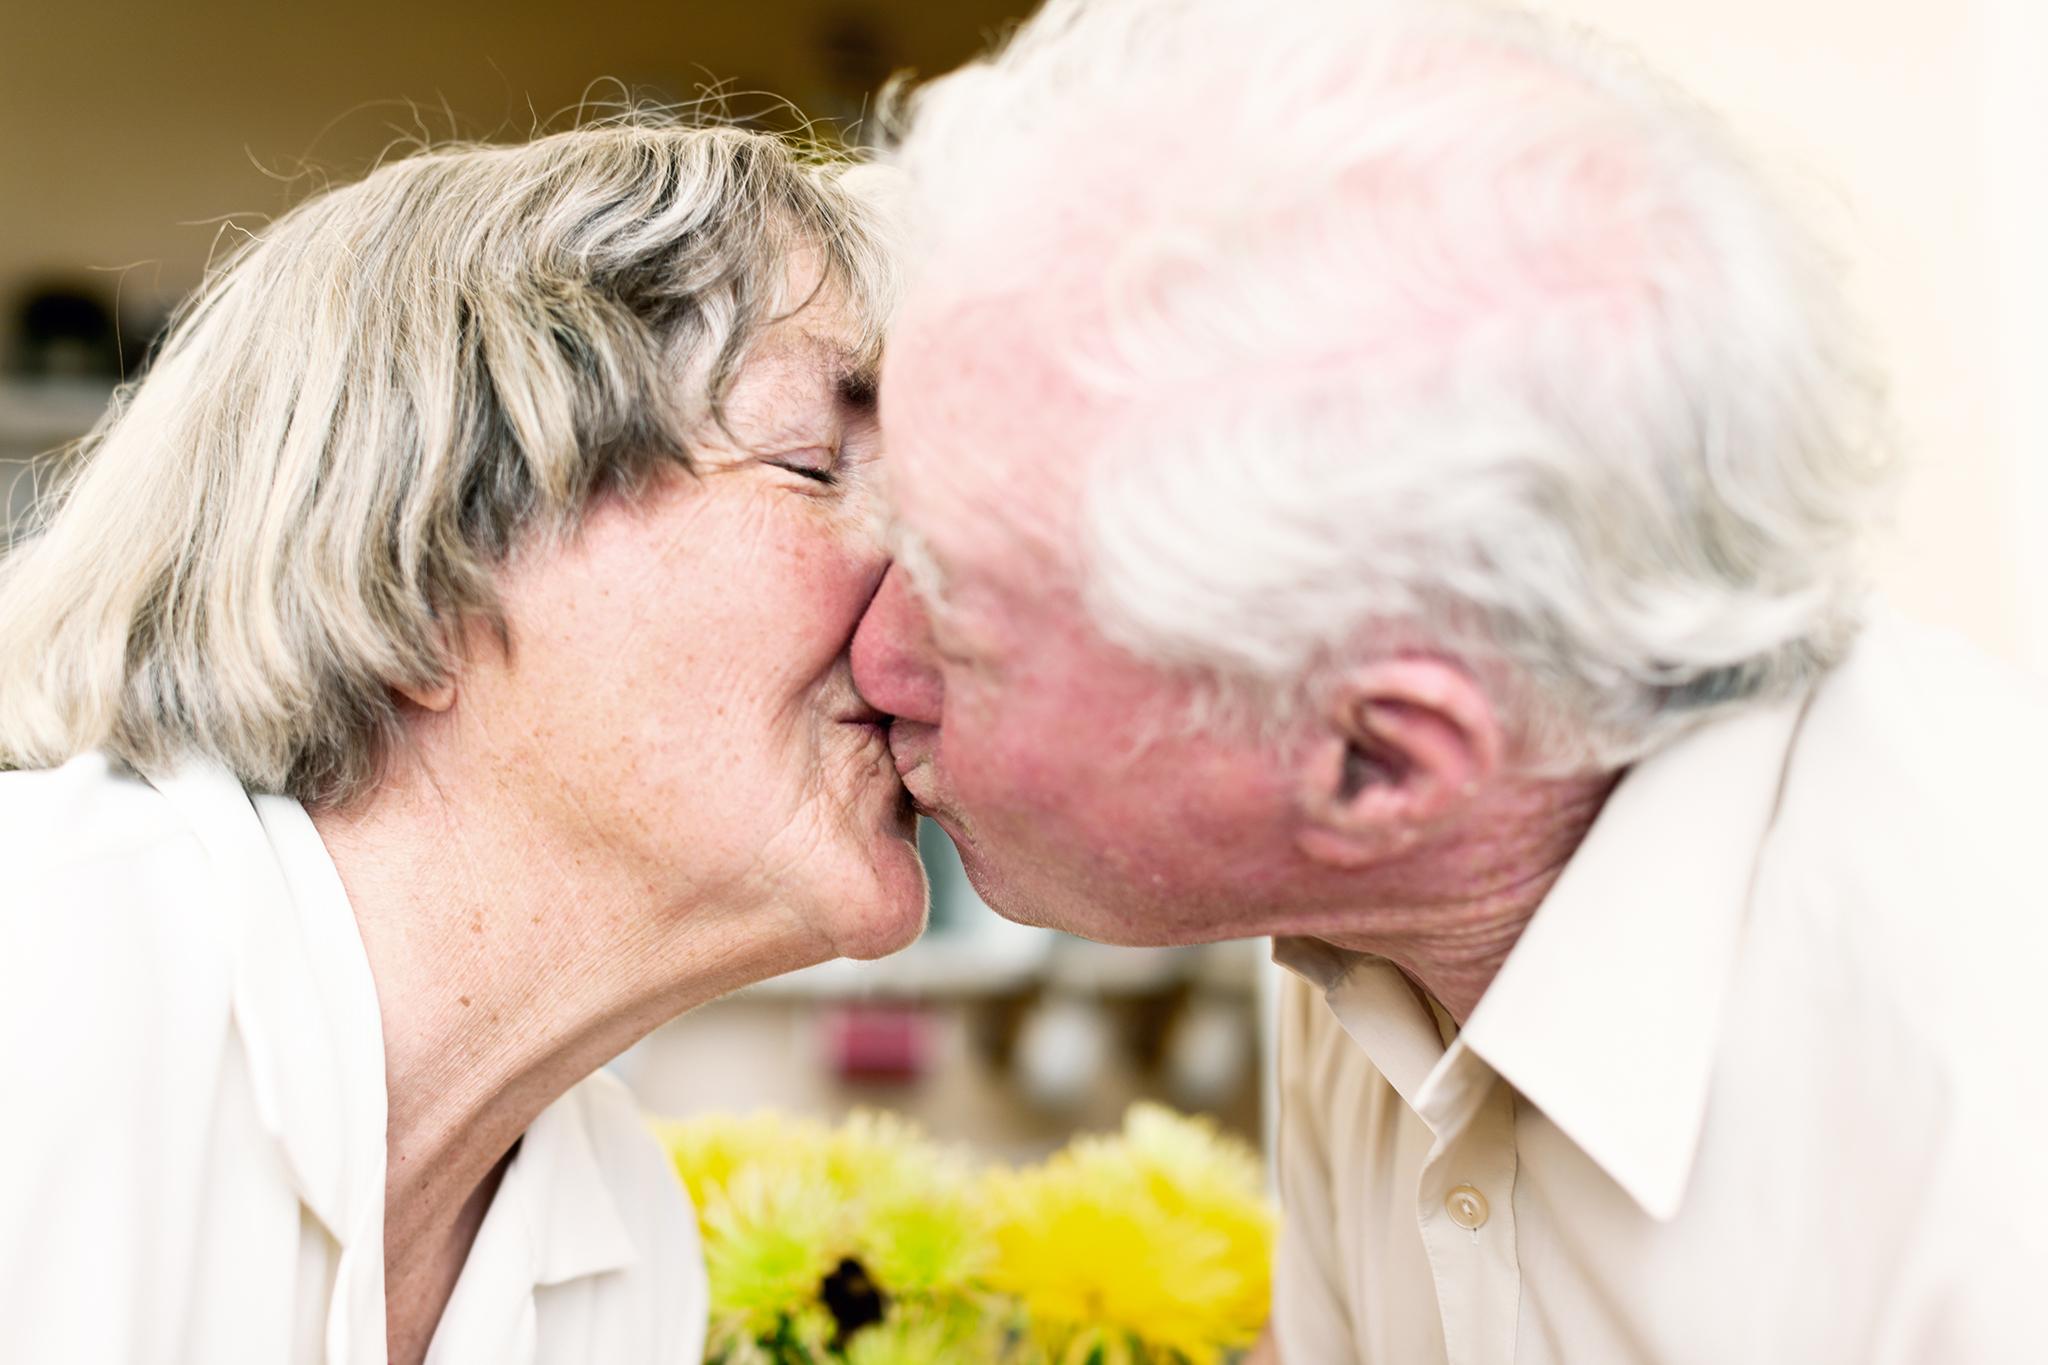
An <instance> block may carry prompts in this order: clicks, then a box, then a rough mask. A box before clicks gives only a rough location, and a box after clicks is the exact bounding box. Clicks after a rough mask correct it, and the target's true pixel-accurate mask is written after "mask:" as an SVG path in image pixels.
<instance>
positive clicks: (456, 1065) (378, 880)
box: [312, 774, 827, 1365]
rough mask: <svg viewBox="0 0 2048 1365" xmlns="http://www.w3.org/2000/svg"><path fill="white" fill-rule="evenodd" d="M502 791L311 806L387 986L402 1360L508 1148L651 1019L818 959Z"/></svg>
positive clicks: (397, 1339)
mask: <svg viewBox="0 0 2048 1365" xmlns="http://www.w3.org/2000/svg"><path fill="white" fill-rule="evenodd" d="M522 809H523V807H522V806H521V805H520V804H519V802H518V801H516V800H508V799H506V794H505V793H503V792H484V791H471V790H467V789H465V787H464V785H463V784H462V783H461V782H460V781H459V780H456V781H452V782H451V781H450V780H449V779H448V776H447V775H446V774H439V775H437V780H435V781H428V780H425V779H424V778H419V777H417V776H415V777H414V778H413V779H412V780H408V779H407V777H406V776H405V775H402V774H401V775H398V776H395V777H394V778H393V779H392V780H391V781H389V782H388V783H386V784H385V785H383V786H381V787H380V788H379V789H378V792H377V793H376V795H375V797H374V799H372V800H371V801H369V802H367V803H364V804H361V805H358V806H356V807H352V808H349V809H346V810H317V809H316V810H314V811H313V812H312V818H313V823H314V826H315V828H316V829H318V830H319V832H320V835H321V838H322V840H323V841H324V842H325V844H326V846H327V849H328V852H329V854H330V856H332V857H333V859H334V862H335V866H336V868H337V870H338V871H339V872H340V874H341V880H342V884H343V886H344V887H345V888H346V889H347V892H348V896H349V901H350V904H351V906H352V908H353V909H354V910H355V914H356V922H357V925H358V927H359V929H360V931H361V934H362V939H363V947H364V951H365V953H366V955H367V956H368V958H369V963H370V973H371V976H372V978H373V980H374V981H375V983H376V988H377V998H378V1009H379V1013H380V1016H381V1018H382V1022H383V1029H384V1057H385V1084H386V1093H387V1097H388V1098H387V1105H388V1120H387V1128H386V1148H387V1151H386V1159H387V1165H386V1178H385V1268H386V1282H387V1291H388V1297H389V1317H390V1322H389V1326H390V1330H391V1346H392V1350H393V1355H392V1359H393V1361H394V1365H396V1363H397V1362H401V1361H403V1360H417V1359H419V1358H420V1357H421V1356H422V1355H423V1354H424V1352H425V1348H426V1343H427V1341H428V1340H429V1339H430V1337H431V1332H432V1328H433V1326H434V1324H435V1323H436V1322H437V1321H438V1320H439V1317H440V1314H441V1311H442V1309H443V1308H444V1307H445V1305H446V1303H447V1299H448V1295H449V1293H450V1292H452V1290H453V1288H454V1282H455V1274H456V1272H459V1270H460V1268H461V1265H462V1263H463V1261H464V1260H465V1259H466V1257H467V1255H468V1250H469V1246H470V1244H471V1242H472V1241H473V1239H474V1237H475V1234H476V1231H477V1229H478V1228H479V1227H480V1226H481V1223H482V1216H483V1213H484V1211H485V1209H486V1208H487V1207H488V1205H489V1202H490V1197H491V1194H492V1192H493V1191H494V1190H495V1188H496V1181H497V1178H498V1177H499V1175H501V1174H502V1171H503V1163H504V1161H505V1158H506V1156H507V1154H508V1153H509V1152H510V1151H511V1149H512V1146H513V1144H514V1143H516V1142H517V1141H518V1140H519V1137H520V1135H521V1134H522V1133H524V1132H525V1131H526V1129H527V1128H528V1127H529V1126H530V1125H531V1124H532V1123H533V1121H534V1119H535V1118H537V1117H538V1116H539V1115H540V1112H541V1111H542V1110H543V1109H545V1108H546V1107H547V1106H548V1105H550V1104H552V1103H553V1102H554V1101H555V1100H556V1099H558V1098H560V1097H561V1096H562V1095H563V1094H565V1093H566V1092H567V1091H568V1090H569V1088H570V1087H571V1086H573V1085H575V1084H576V1083H577V1082H578V1081H580V1080H582V1079H583V1078H584V1077H585V1076H588V1075H589V1074H590V1073H591V1072H592V1071H594V1070H596V1069H597V1068H598V1067H600V1066H602V1065H604V1064H605V1063H606V1062H608V1061H610V1060H611V1059H612V1058H613V1057H616V1056H617V1055H618V1054H619V1053H620V1052H622V1051H624V1050H625V1049H626V1048H627V1047H629V1046H631V1045H632V1044H633V1043H634V1042H636V1041H638V1040H639V1039H640V1038H642V1037H644V1036H645V1035H646V1034H647V1033H648V1032H650V1031H651V1030H653V1029H654V1028H655V1027H657V1026H659V1025H660V1024H662V1023H664V1022H666V1021H667V1020H669V1019H672V1018H674V1017H675V1016H676V1015H678V1014H681V1013H683V1012H684V1011H686V1010H688V1009H690V1008H692V1007H693V1006H695V1005H698V1004H701V1003H703V1002H705V1001H708V1000H711V999H713V998H715V997H717V996H719V995H722V994H725V993H727V992H728V991H732V990H736V989H738V988H739V987H741V986H743V985H747V984H750V983H752V982H754V981H757V980H762V979H765V978H766V977H769V976H772V975H776V974H779V973H781V972H784V971H791V970H794V969H796V968H798V967H802V966H806V965H809V964H810V963H812V962H815V961H819V960H822V959H823V957H824V956H826V955H827V954H826V952H825V950H824V948H823V945H821V944H820V943H818V942H816V941H815V936H814V935H812V934H809V933H807V932H806V930H805V927H804V926H803V925H801V924H799V923H797V922H795V921H794V920H792V919H787V918H785V917H784V916H782V915H780V914H777V913H776V912H774V911H772V910H764V909H762V908H761V907H741V906H726V905H720V904H716V903H711V902H709V901H708V900H707V901H704V902H701V903H692V902H691V900H690V898H689V896H687V895H678V894H676V893H675V892H674V890H673V888H663V887H662V886H661V884H660V883H659V882H658V880H657V879H656V878H654V877H652V876H650V875H649V874H648V873H647V871H646V870H645V869H638V868H633V867H630V866H626V865H624V864H623V863H622V862H621V861H620V860H618V859H617V858H608V857H606V856H605V854H604V851H602V850H596V849H593V848H591V847H590V846H589V845H588V844H587V843H583V844H578V843H575V842H573V841H571V840H570V839H568V838H566V837H564V836H563V833H562V832H559V831H554V830H550V829H548V828H546V827H545V824H544V822H543V821H540V820H538V819H532V818H522V816H521V814H520V812H521V811H522Z"/></svg>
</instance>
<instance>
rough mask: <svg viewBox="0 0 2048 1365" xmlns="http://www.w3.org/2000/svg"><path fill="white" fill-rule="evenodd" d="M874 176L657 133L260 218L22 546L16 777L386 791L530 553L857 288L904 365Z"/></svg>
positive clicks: (438, 153)
mask: <svg viewBox="0 0 2048 1365" xmlns="http://www.w3.org/2000/svg"><path fill="white" fill-rule="evenodd" d="M846 171H847V168H846V166H845V165H843V164H842V163H839V162H836V161H834V160H832V159H831V158H829V157H826V156H824V155H822V154H817V153H812V152H808V151H800V150H799V149H797V148H795V147H793V146H792V145H791V144H789V143H786V142H783V141H781V140H778V139H775V138H771V137H767V136H764V135H760V134H756V133H751V132H747V131H743V130H740V129H736V128H730V127H689V126H682V125H680V124H676V123H672V122H668V121H665V120H651V119H647V118H637V117H636V118H634V119H631V120H621V121H618V122H615V123H611V124H607V125H603V126H594V127H586V128H580V129H577V130H574V131H570V132H564V133H558V134H555V135H553V136H548V137H543V138H539V139H537V140H535V141H533V142H530V143H526V144H523V145H517V146H474V145H466V146H451V147H442V148H438V149H433V150H428V151H425V152H422V153H420V154H417V155H414V156H411V157H408V158H405V159H403V160H400V161H396V162H393V163H391V164H387V165H384V166H382V167H380V168H379V169H377V170H376V171H374V172H373V173H372V174H370V175H369V176H368V177H366V178H365V179H363V180H362V181H360V182H358V183H355V184H351V185H347V186H344V187H342V188H338V189H334V190H331V191H328V192H326V193H323V194H320V195H318V196H317V197H315V198H313V199H310V200H308V201H307V202H305V203H303V204H301V205H299V206H298V207H296V208H294V209H293V210H292V211H291V212H289V213H287V214H285V215H284V216H283V217H282V218H280V219H278V220H277V221H276V222H275V223H274V224H272V225H271V226H270V227H269V228H268V229H266V230H264V231H261V232H259V233H257V234H255V235H254V236H253V237H252V238H251V239H250V240H249V241H247V242H246V244H244V245H243V246H242V247H241V248H240V249H239V250H237V251H236V252H235V253H234V254H233V255H232V257H230V258H229V259H227V260H226V261H225V262H224V263H222V264H221V265H219V266H218V267H217V268H216V269H214V270H213V271H212V272H211V273H210V275H209V278H208V279H207V281H206V283H205V284H204V285H203V286H202V287H201V289H200V290H199V291H198V293H197V294H196V295H195V296H194V297H193V298H192V299H191V300H190V301H189V303H188V304H187V305H186V307H185V308H184V309H183V310H182V312H181V314H180V316H179V318H178V319H177V321H176V322H175V324H174V326H173V327H172V329H171V331H170V333H169V335H168V337H167V338H166V340H165V342H164V344H163V348H162V351H161V353H160V355H159V356H158V357H157V359H156V361H155V362H154V364H153V365H152V366H151V367H150V370H149V372H148V374H147V375H146V376H145V377H144V378H143V379H142V381H141V382H140V383H139V384H138V385H136V386H135V387H134V388H133V390H132V391H130V392H128V393H126V394H125V395H124V396H123V397H122V399H121V400H119V401H117V403H116V404H115V407H114V409H113V410H112V411H110V412H109V414H108V415H107V416H106V417H105V418H104V419H103V420H102V422H101V423H100V425H99V426H98V428H97V429H96V430H95V431H94V433H93V434H92V435H91V436H89V437H88V438H87V439H86V441H85V442H84V445H83V447H82V449H81V450H80V452H79V456H78V459H79V470H78V472H77V474H76V476H75V477H74V478H73V479H72V481H71V482H70V484H69V486H68V488H67V489H66V491H65V492H64V494H63V495H62V497H61V499H59V500H58V501H57V502H55V503H53V504H52V505H51V506H50V508H49V509H48V510H47V511H46V512H45V515H44V519H43V527H42V529H41V530H40V532H39V533H38V534H35V535H34V536H33V538H32V539H31V540H29V541H28V542H27V543H26V544H25V545H24V546H22V547H21V548H20V549H18V550H17V551H16V552H15V553H14V554H13V555H12V556H11V557H10V558H8V559H7V560H6V561H4V562H0V767H15V768H24V767H41V766H50V765H55V764H58V763H61V762H63V761H65V760H67V759H69V758H70V757H72V756H74V755H76V754H79V753H81V752H84V751H87V750H90V749H95V748H103V749H106V750H107V751H109V752H111V753H113V754H114V755H116V756H117V757H119V758H121V759H123V760H125V761H127V762H129V763H130V764H133V765H135V766H137V767H140V768H150V767H156V766H161V765H163V764H165V763H168V762H170V761H173V760H174V759H175V758H177V757H178V756H180V755H182V754H184V753H187V752H193V751H197V752H201V753H205V754H208V755H211V756H213V757H214V758H216V759H218V760H220V761H221V762H222V763H224V764H225V765H226V766H227V767H228V768H229V769H230V770H232V771H233V772H235V773H236V774H237V775H238V776H239V777H240V778H241V779H242V780H243V781H244V782H246V783H248V784H249V785H250V786H252V787H254V788H256V789H259V790H265V791H277V792H285V793H289V794H291V795H294V796H297V797H299V798H300V799H302V800H306V801H311V802H335V801H343V800H347V799H349V798H350V797H352V796H354V795H356V794H358V793H360V792H361V791H362V790H363V789H364V788H365V787H366V786H367V785H368V784H369V783H371V782H372V781H373V780H374V778H375V775H376V772H377V767H378V763H379V761H380V758H381V756H382V755H383V754H385V753H386V752H388V746H389V745H390V744H391V742H392V741H394V740H395V739H396V738H397V736H398V733H399V711H398V708H397V705H396V703H395V700H394V696H393V689H394V688H395V687H407V688H414V689H426V688H432V687H434V686H437V685H440V684H442V683H444V682H445V681H446V680H447V679H448V678H449V677H450V675H451V670H452V669H453V668H454V666H455V664H456V660H455V658H454V657H453V654H452V650H453V647H454V645H455V643H456V637H457V636H458V634H459V630H460V626H461V625H462V623H465V622H469V621H475V620H482V621H485V622H499V623H500V627H501V628H502V624H501V622H500V619H499V617H498V614H497V609H496V604H495V599H494V594H493V579H494V570H495V569H496V568H497V566H499V565H500V564H501V563H502V561H503V560H504V559H505V557H506V556H507V554H508V553H510V552H511V551H512V549H513V548H514V547H515V546H517V545H519V544H521V543H523V542H524V541H525V540H526V539H527V538H528V537H532V536H535V535H543V534H560V533H565V532H568V531H570V530H572V529H573V527H574V525H575V524H576V521H577V518H578V515H579V513H580V512H581V511H582V510H583V508H584V507H585V506H586V505H587V504H588V503H589V502H590V501H591V500H592V499H593V498H594V497H597V496H599V495H600V494H602V493H605V492H621V493H626V494H631V493H632V492H634V491H635V490H637V489H639V488H641V487H642V486H644V485H646V484H647V483H648V482H649V481H650V480H652V479H653V478H655V477H657V476H658V475H659V474H660V472H661V471H662V470H664V469H667V468H681V469H688V468H689V466H690V455H689V446H690V441H691V438H692V436H693V434H695V433H697V432H700V431H702V430H703V424H704V423H706V422H707V421H717V420H718V419H719V416H720V413H719V408H720V400H721V398H722V396H723V394H724V392H725V390H726V388H727V386H728V385H729V383H730V381H731V380H732V378H733V377H734V375H735V373H736V371H737V370H738V368H739V366H740V364H741V363H742V361H743V360H744V359H745V357H746V356H747V354H748V352H749V349H750V347H751V346H752V345H753V343H754V342H755V341H756V339H757V338H758V337H759V335H760V333H761V331H762V329H763V328H764V327H765V326H766V325H767V324H768V323H769V322H770V321H772V320H773V319H774V318H775V317H777V316H779V315H784V314H786V313H788V312H790V311H793V310H794V309H796V308H798V307H800V306H802V304H803V303H804V302H805V301H806V299H807V297H808V296H809V295H810V293H812V292H814V291H815V290H823V291H830V292H833V293H835V294H836V295H837V296H839V297H842V298H844V299H846V300H847V301H848V304H849V306H850V308H851V309H852V311H853V313H854V315H855V316H856V317H857V318H858V319H860V320H861V321H862V323H863V324H864V326H865V328H866V330H867V332H868V334H869V338H870V342H871V344H872V345H873V346H875V347H877V348H878V347H879V344H880V332H881V327H882V325H883V322H884V321H885V316H886V312H887V308H888V306H889V301H890V296H891V292H892V287H893V280H892V259H891V255H890V252H889V250H888V243H887V240H886V233H885V232H884V230H883V225H882V222H881V218H880V215H879V214H878V213H877V212H876V211H875V210H874V209H873V208H872V207H871V206H870V205H869V203H868V202H867V200H866V198H865V197H864V196H863V195H862V194H861V193H860V192H859V191H858V189H857V187H856V186H855V185H853V184H850V183H849V178H848V176H847V174H846ZM793 270H794V273H792V272H793ZM793 280H794V281H796V283H795V284H794V285H793V284H792V281H793ZM594 666H595V664H594Z"/></svg>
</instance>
